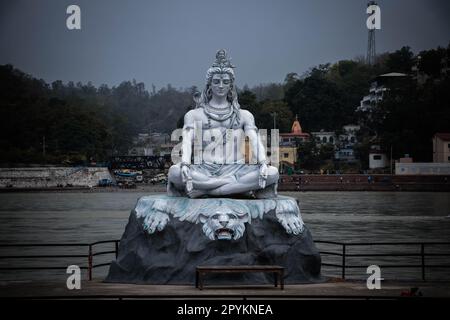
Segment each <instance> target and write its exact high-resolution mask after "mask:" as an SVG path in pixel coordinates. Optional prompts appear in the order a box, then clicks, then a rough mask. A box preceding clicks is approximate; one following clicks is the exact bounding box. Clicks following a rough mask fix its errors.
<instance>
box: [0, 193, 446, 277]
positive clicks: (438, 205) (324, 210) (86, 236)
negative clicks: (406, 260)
mask: <svg viewBox="0 0 450 320" xmlns="http://www.w3.org/2000/svg"><path fill="white" fill-rule="evenodd" d="M148 194H149V193H139V192H129V191H128V192H73V193H69V192H62V193H50V192H48V193H47V192H40V193H1V194H0V243H1V244H10V243H43V242H47V243H60V242H64V243H76V242H95V241H100V240H111V239H120V237H121V236H122V233H123V231H124V228H125V226H126V223H127V221H128V216H129V213H130V210H131V209H132V208H133V207H134V205H135V203H136V201H137V199H138V198H139V197H141V196H144V195H148ZM282 194H284V195H289V196H292V197H297V198H298V199H299V200H300V209H301V213H302V217H303V220H304V222H305V223H306V225H307V226H308V228H309V229H310V231H311V232H312V235H313V237H314V239H315V240H330V241H349V242H366V241H450V194H449V193H418V192H414V193H412V192H411V193H408V192H392V193H391V192H301V193H296V192H284V193H282ZM319 246H320V245H319ZM327 249H328V248H327ZM334 249H336V250H340V248H338V247H336V248H334ZM415 249H416V248H415ZM415 249H414V250H415ZM447 249H449V247H447ZM39 250H43V249H39ZM364 250H366V249H364ZM402 250H409V248H403V249H402ZM411 250H413V249H411ZM29 251H30V250H28V249H21V252H22V253H24V254H25V253H27V254H28V253H29ZM65 252H67V250H66V251H65ZM34 253H35V254H36V251H34ZM38 253H40V252H38ZM1 254H5V249H3V251H2V253H1ZM8 254H10V252H8ZM16 254H17V252H16ZM105 259H108V258H107V257H105ZM327 259H328V258H327ZM110 260H111V258H109V261H110ZM323 260H324V261H325V260H326V259H325V258H324V257H323ZM106 261H107V260H106ZM101 262H103V261H101ZM444 262H445V261H444ZM5 263H6V262H5V261H0V264H1V265H2V266H5ZM9 263H10V262H9ZM15 263H16V262H15ZM25 263H26V262H25ZM447 263H448V261H447ZM101 269H106V270H107V268H101ZM106 270H103V271H98V270H97V271H96V272H97V273H98V274H99V275H100V276H101V275H102V274H104V272H106ZM364 271H365V270H364ZM361 272H362V271H361ZM11 273H12V272H11V271H8V272H5V273H2V274H1V278H0V280H1V279H6V278H8V279H9V278H10V277H11V276H14V277H15V276H17V277H19V275H20V274H19V273H17V272H13V274H11ZM334 273H335V274H337V275H338V274H339V272H337V271H335V272H334Z"/></svg>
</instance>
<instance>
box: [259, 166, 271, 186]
mask: <svg viewBox="0 0 450 320" xmlns="http://www.w3.org/2000/svg"><path fill="white" fill-rule="evenodd" d="M268 171H269V170H268V168H267V164H265V163H263V164H261V165H260V167H259V187H260V188H261V189H264V188H265V187H266V182H267V174H268Z"/></svg>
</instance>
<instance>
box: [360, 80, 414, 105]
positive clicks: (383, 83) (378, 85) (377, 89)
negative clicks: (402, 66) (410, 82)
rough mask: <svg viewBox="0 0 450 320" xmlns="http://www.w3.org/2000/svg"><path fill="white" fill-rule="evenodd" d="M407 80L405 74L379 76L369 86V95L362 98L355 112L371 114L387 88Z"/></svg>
mask: <svg viewBox="0 0 450 320" xmlns="http://www.w3.org/2000/svg"><path fill="white" fill-rule="evenodd" d="M406 78H408V75H407V74H404V73H398V72H391V73H386V74H382V75H379V76H377V77H375V78H374V79H373V81H372V82H371V84H370V88H369V94H368V95H366V96H364V97H363V98H362V100H361V102H360V104H359V106H358V107H357V108H356V111H357V112H371V111H372V110H373V108H374V107H375V106H376V105H377V104H378V103H379V102H380V101H382V100H383V97H384V95H385V93H386V92H387V91H388V90H389V88H391V87H393V86H396V84H397V83H398V82H399V81H403V80H404V79H406Z"/></svg>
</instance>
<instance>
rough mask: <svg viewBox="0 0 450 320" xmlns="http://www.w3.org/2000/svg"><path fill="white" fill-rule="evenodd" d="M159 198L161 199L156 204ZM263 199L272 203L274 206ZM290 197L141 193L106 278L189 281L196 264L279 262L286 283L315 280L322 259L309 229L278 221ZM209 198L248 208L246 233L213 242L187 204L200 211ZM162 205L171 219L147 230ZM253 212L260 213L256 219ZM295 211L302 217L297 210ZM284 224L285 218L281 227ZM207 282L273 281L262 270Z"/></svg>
mask: <svg viewBox="0 0 450 320" xmlns="http://www.w3.org/2000/svg"><path fill="white" fill-rule="evenodd" d="M158 200H159V201H160V202H161V201H162V203H159V204H158ZM180 201H181V202H180ZM199 201H203V203H201V202H199ZM236 201H237V202H236ZM267 201H272V202H274V203H275V208H273V206H271V205H269V203H268V202H267ZM292 201H294V203H295V199H293V198H288V197H279V198H276V199H271V200H266V199H264V200H261V199H254V200H236V199H220V198H216V199H188V198H176V197H167V196H162V195H161V196H151V197H143V198H141V199H140V200H139V202H138V204H137V206H136V208H135V210H133V211H132V212H131V214H130V218H129V221H128V225H127V226H126V229H125V233H124V234H123V236H122V239H121V241H120V247H119V255H118V258H117V260H116V261H113V262H112V263H111V266H110V270H109V274H108V276H107V278H106V280H105V281H106V282H118V283H136V284H192V285H194V282H195V268H196V266H198V265H281V266H284V267H285V268H286V269H285V283H287V284H289V283H291V284H293V283H310V282H320V281H322V277H321V275H320V267H321V258H320V254H319V252H318V250H317V249H316V247H315V245H314V242H313V239H312V236H311V234H310V232H309V230H308V229H307V228H306V226H304V225H302V231H301V232H300V233H299V234H297V235H295V234H294V233H291V234H288V233H287V232H286V229H285V227H284V226H283V225H282V223H281V222H283V221H280V220H283V219H280V217H282V216H283V215H282V211H283V208H284V210H290V209H289V207H290V206H291V205H290V204H287V203H291V202H292ZM211 202H215V205H216V206H215V208H217V209H220V210H221V212H228V211H233V210H234V211H236V210H237V209H236V208H235V206H238V207H239V208H241V209H239V210H245V208H247V209H248V210H249V211H252V212H249V213H248V215H249V217H247V220H244V221H245V223H243V224H244V225H245V231H244V232H243V234H242V235H241V236H240V237H239V238H238V239H236V240H234V239H231V240H212V239H211V237H208V236H207V235H206V234H208V233H207V232H206V231H205V225H206V224H207V223H208V222H207V221H206V220H205V219H203V220H202V219H200V218H198V219H197V220H195V219H194V220H192V217H193V212H194V211H195V210H194V211H192V208H196V209H197V210H200V211H201V208H202V207H203V206H204V205H207V204H209V205H211ZM283 203H284V205H283ZM163 204H164V205H165V206H166V207H164V205H163ZM143 208H145V210H144V209H143ZM167 208H171V210H172V211H170V210H168V211H170V212H169V216H170V219H167V220H166V222H165V224H164V227H163V228H162V230H161V231H155V232H153V230H151V231H152V232H153V233H151V232H149V229H152V227H150V225H152V221H149V217H153V216H155V214H161V213H162V211H164V210H166V211H167ZM177 208H178V209H179V210H182V209H183V208H184V210H185V215H182V216H181V217H180V216H179V213H178V214H177ZM199 208H200V209H199ZM209 208H210V210H214V209H211V208H214V206H209ZM258 208H259V209H258ZM261 208H262V209H261ZM297 209H298V207H297ZM161 210H162V211H161ZM280 210H281V211H280ZM258 212H259V213H261V212H262V213H263V215H261V216H260V217H258V214H257V213H258ZM166 213H167V212H166ZM189 213H190V215H189ZM204 214H206V215H207V214H208V213H198V215H197V216H199V215H200V216H202V215H204ZM210 214H211V215H212V214H214V212H210ZM297 215H298V216H299V218H300V221H301V217H300V215H299V212H298V213H297ZM251 216H254V217H253V219H252V218H250V217H251ZM177 217H178V218H177ZM240 217H241V218H242V217H245V215H241V216H240ZM163 220H164V219H163ZM188 221H191V222H188ZM202 221H203V223H202ZM205 221H206V222H205ZM289 223H290V222H288V223H286V222H285V224H286V225H287V224H289ZM302 223H303V222H302ZM207 229H208V228H207ZM209 234H210V233H209ZM206 281H207V283H208V284H221V283H226V284H266V283H267V284H269V283H273V278H272V275H271V274H263V273H245V274H226V275H220V274H217V275H211V277H208V278H207V279H206Z"/></svg>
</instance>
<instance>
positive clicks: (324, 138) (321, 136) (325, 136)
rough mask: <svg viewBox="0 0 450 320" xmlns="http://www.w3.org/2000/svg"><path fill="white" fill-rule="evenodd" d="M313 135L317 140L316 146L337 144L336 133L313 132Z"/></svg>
mask: <svg viewBox="0 0 450 320" xmlns="http://www.w3.org/2000/svg"><path fill="white" fill-rule="evenodd" d="M311 135H312V136H313V137H314V139H315V140H316V144H318V145H322V144H327V143H329V144H333V145H335V144H336V134H335V133H334V131H325V130H323V129H322V130H320V131H318V132H311Z"/></svg>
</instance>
